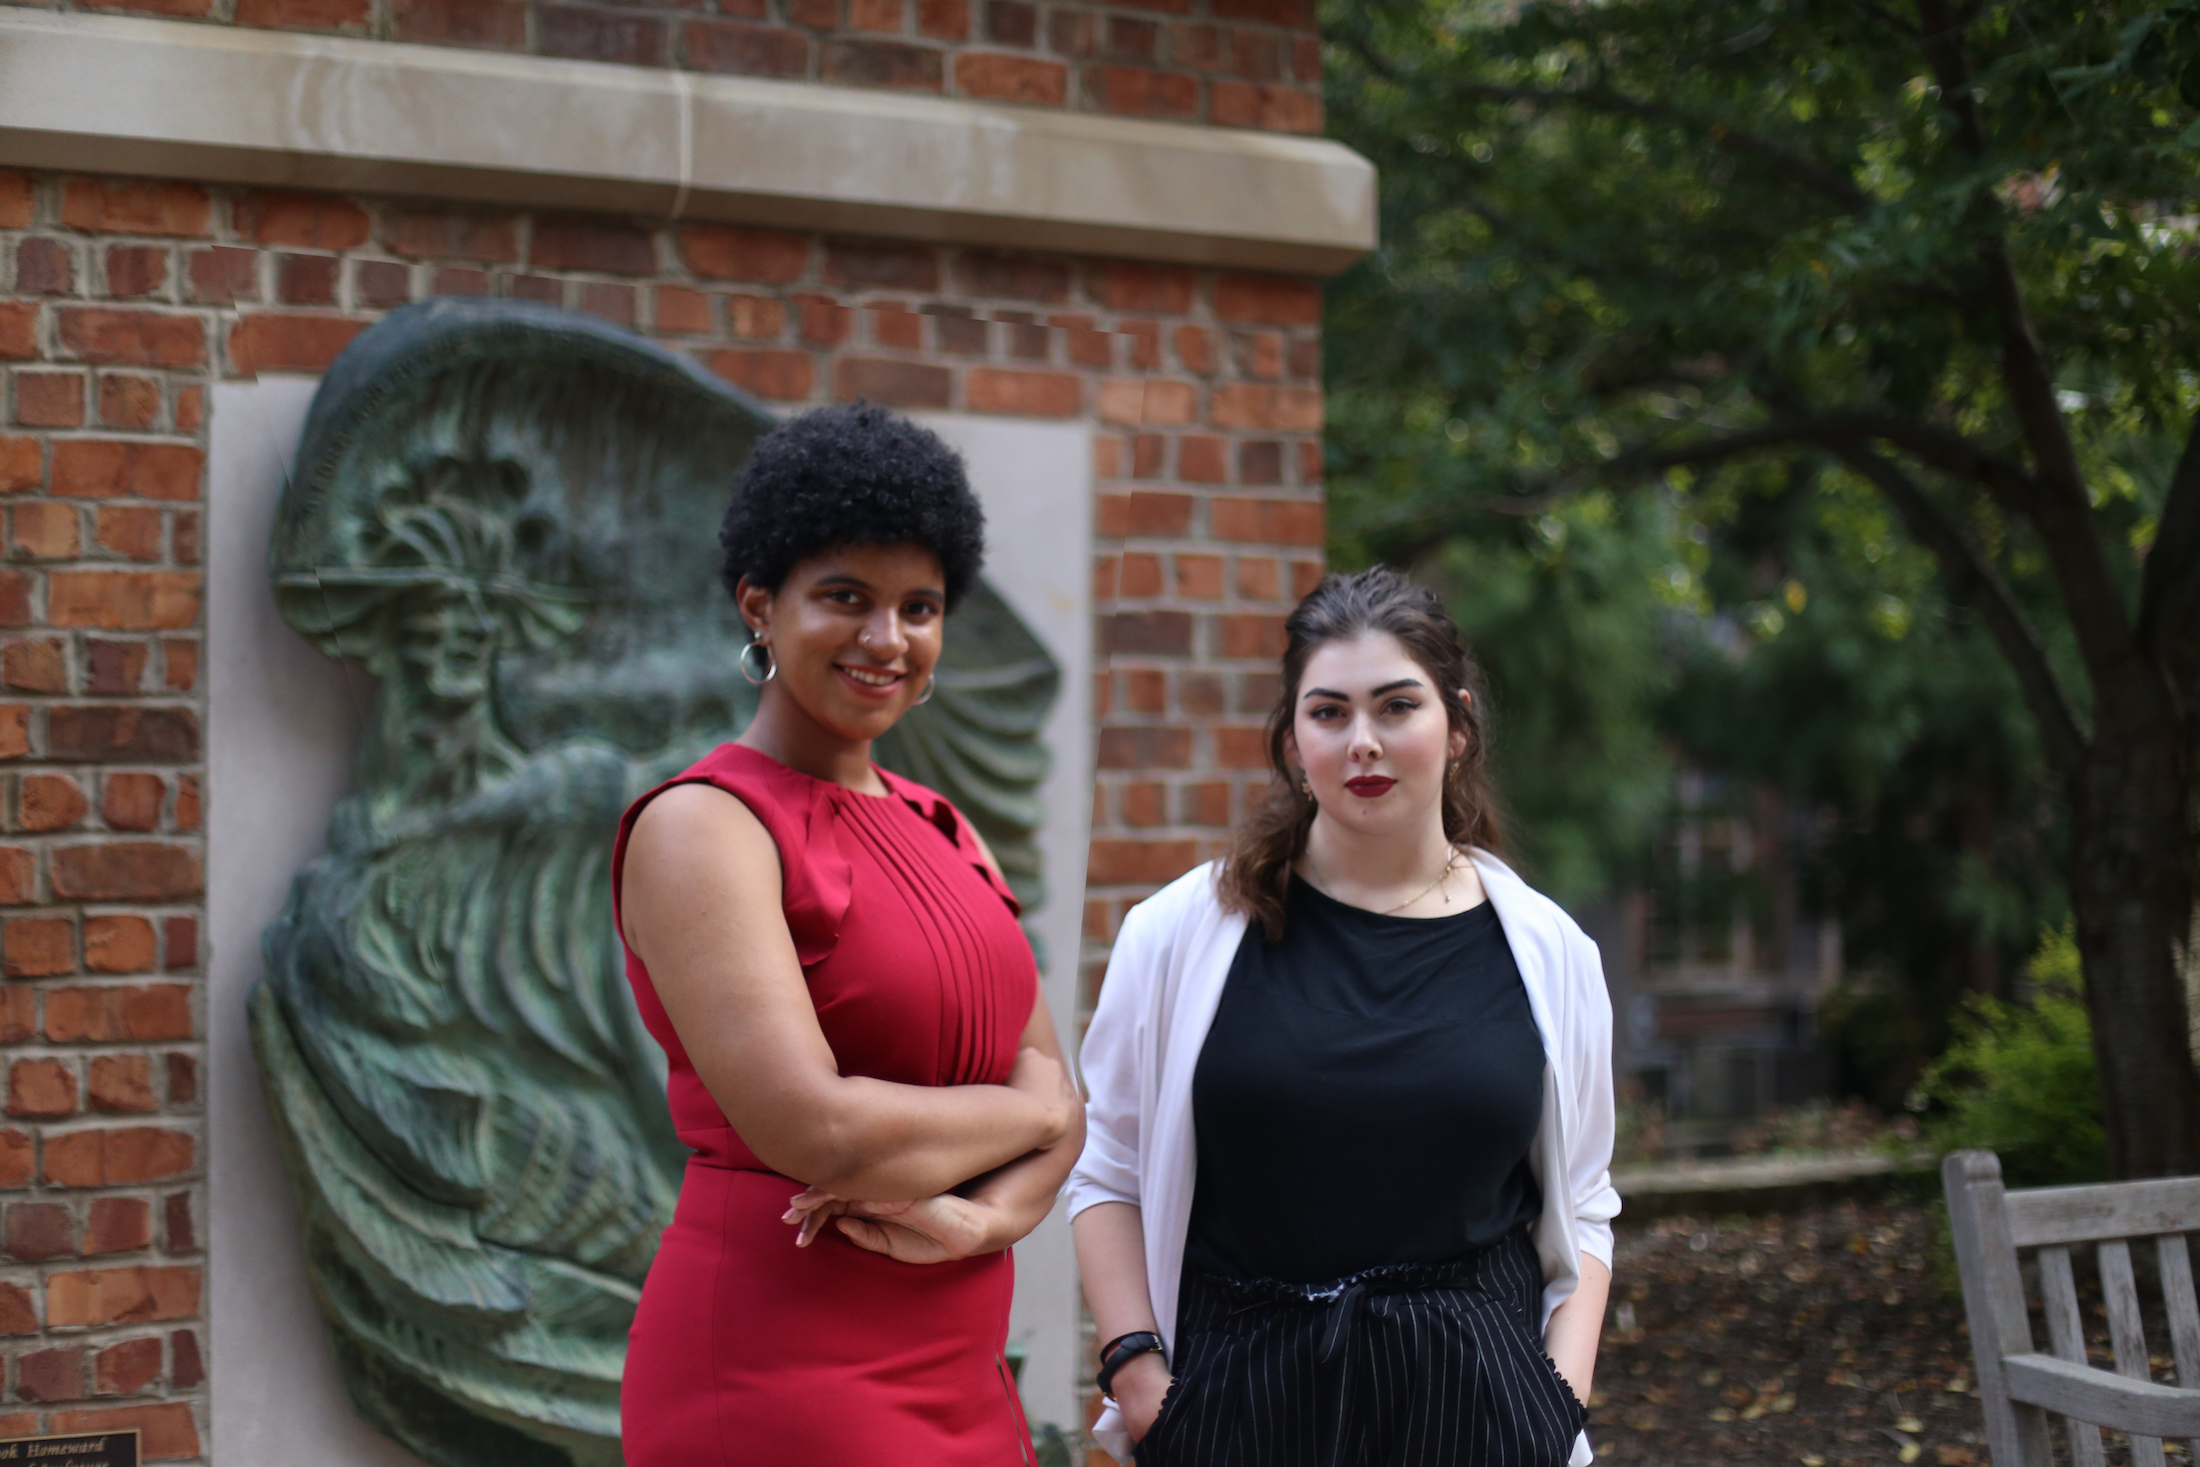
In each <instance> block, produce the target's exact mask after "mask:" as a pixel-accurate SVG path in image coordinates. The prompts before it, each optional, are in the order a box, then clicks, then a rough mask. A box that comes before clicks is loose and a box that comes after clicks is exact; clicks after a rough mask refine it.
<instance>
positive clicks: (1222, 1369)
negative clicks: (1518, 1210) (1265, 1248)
mask: <svg viewBox="0 0 2200 1467" xmlns="http://www.w3.org/2000/svg"><path fill="white" fill-rule="evenodd" d="M1542 1297H1543V1269H1542V1265H1541V1264H1540V1262H1539V1261H1538V1260H1537V1258H1536V1253H1535V1246H1534V1244H1533V1243H1532V1242H1530V1241H1529V1236H1528V1230H1527V1228H1526V1227H1525V1226H1523V1227H1520V1228H1518V1229H1516V1230H1514V1231H1513V1232H1511V1233H1509V1234H1507V1235H1506V1236H1505V1237H1504V1238H1503V1239H1502V1240H1500V1241H1499V1242H1497V1243H1495V1244H1493V1245H1491V1246H1490V1247H1489V1248H1486V1249H1484V1250H1483V1251H1482V1252H1480V1253H1477V1254H1474V1255H1472V1256H1471V1257H1468V1258H1463V1259H1457V1260H1453V1261H1449V1262H1445V1263H1437V1264H1404V1265H1397V1266H1392V1267H1385V1268H1377V1269H1370V1270H1368V1271H1367V1272H1365V1273H1358V1274H1353V1275H1352V1276H1350V1277H1349V1278H1344V1279H1339V1280H1338V1281H1337V1282H1335V1283H1333V1284H1326V1285H1319V1286H1309V1285H1303V1284H1281V1283H1277V1282H1275V1281H1273V1280H1269V1279H1259V1280H1250V1281H1249V1280H1244V1279H1226V1278H1220V1277H1217V1276H1215V1275H1212V1274H1207V1273H1202V1272H1199V1271H1198V1270H1195V1269H1190V1268H1187V1269H1186V1270H1185V1272H1184V1290H1183V1302H1182V1304H1181V1306H1180V1307H1179V1310H1178V1313H1177V1335H1176V1358H1175V1359H1174V1360H1173V1361H1172V1362H1171V1368H1172V1370H1173V1372H1174V1374H1175V1377H1176V1383H1175V1385H1173V1386H1172V1387H1171V1388H1170V1390H1169V1395H1168V1398H1167V1399H1166V1400H1165V1401H1163V1402H1162V1405H1161V1414H1160V1415H1159V1416H1157V1417H1155V1418H1154V1423H1153V1427H1152V1429H1151V1430H1149V1431H1148V1432H1147V1433H1146V1436H1145V1439H1144V1440H1143V1441H1141V1442H1140V1443H1139V1444H1138V1454H1137V1463H1138V1467H1564V1463H1565V1462H1566V1459H1567V1457H1568V1456H1569V1455H1570V1454H1571V1453H1572V1451H1573V1444H1574V1437H1575V1435H1576V1434H1577V1433H1578V1432H1579V1431H1580V1430H1581V1425H1582V1422H1583V1420H1584V1419H1585V1418H1586V1416H1587V1414H1588V1413H1587V1412H1586V1411H1585V1410H1584V1408H1583V1407H1582V1405H1581V1403H1580V1401H1579V1400H1577V1399H1576V1398H1575V1396H1574V1393H1573V1390H1572V1389H1571V1388H1570V1387H1569V1386H1568V1385H1567V1384H1566V1382H1565V1380H1564V1378H1562V1377H1561V1376H1560V1375H1559V1373H1558V1371H1557V1369H1556V1367H1554V1366H1553V1365H1552V1364H1551V1362H1550V1358H1549V1357H1548V1356H1546V1355H1545V1354H1544V1353H1543V1346H1542V1331H1541V1329H1540V1327H1539V1326H1540V1322H1541V1320H1542Z"/></svg>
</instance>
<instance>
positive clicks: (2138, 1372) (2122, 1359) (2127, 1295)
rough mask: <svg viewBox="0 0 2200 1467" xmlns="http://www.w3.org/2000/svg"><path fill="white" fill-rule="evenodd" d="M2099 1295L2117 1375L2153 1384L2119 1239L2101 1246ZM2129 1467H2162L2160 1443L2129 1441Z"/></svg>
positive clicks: (2126, 1250) (2133, 1283)
mask: <svg viewBox="0 0 2200 1467" xmlns="http://www.w3.org/2000/svg"><path fill="white" fill-rule="evenodd" d="M2099 1257H2100V1260H2101V1294H2102V1297H2103V1298H2105V1299H2106V1300H2107V1301H2108V1338H2109V1343H2111V1344H2112V1345H2114V1346H2115V1347H2116V1373H2117V1374H2118V1375H2121V1376H2124V1377H2126V1378H2128V1379H2131V1380H2148V1381H2150V1380H2152V1379H2154V1372H2153V1371H2152V1370H2151V1369H2149V1368H2148V1365H2147V1336H2146V1327H2145V1325H2144V1324H2142V1323H2141V1322H2140V1319H2139V1284H2138V1280H2136V1279H2135V1278H2133V1277H2132V1273H2131V1244H2129V1243H2127V1242H2125V1241H2124V1240H2123V1239H2122V1238H2117V1239H2115V1240H2113V1241H2111V1242H2107V1243H2103V1244H2102V1245H2101V1246H2100V1250H2099ZM2131 1467H2165V1459H2164V1458H2163V1456H2162V1443H2161V1441H2160V1440H2159V1439H2158V1438H2155V1437H2151V1436H2133V1437H2132V1439H2131Z"/></svg>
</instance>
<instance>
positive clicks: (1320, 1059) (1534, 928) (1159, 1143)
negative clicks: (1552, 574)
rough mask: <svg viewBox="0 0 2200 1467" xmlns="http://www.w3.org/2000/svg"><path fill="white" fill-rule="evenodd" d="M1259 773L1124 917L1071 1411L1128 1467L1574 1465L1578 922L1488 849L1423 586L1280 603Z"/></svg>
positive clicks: (1588, 1317) (1086, 1202) (1106, 998)
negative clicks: (1265, 791)
mask: <svg viewBox="0 0 2200 1467" xmlns="http://www.w3.org/2000/svg"><path fill="white" fill-rule="evenodd" d="M1285 629H1286V632H1287V634H1288V641H1287V647H1286V650H1285V653H1284V658H1283V676H1282V689H1281V693H1280V695H1279V697H1278V699H1277V703H1276V707H1275V710H1274V712H1273V714H1272V715H1271V717H1270V720H1269V739H1268V747H1269V759H1270V764H1271V766H1272V772H1273V774H1274V783H1273V784H1272V786H1271V788H1270V791H1269V795H1268V798H1267V800H1266V802H1265V803H1264V804H1263V805H1262V806H1261V807H1260V808H1259V809H1258V810H1257V811H1255V812H1253V813H1252V814H1251V815H1250V816H1248V818H1247V819H1246V820H1245V821H1244V823H1243V825H1242V826H1241V827H1240V828H1239V830H1238V831H1237V833H1236V836H1235V838H1234V839H1233V841H1232V843H1231V848H1230V852H1229V855H1228V856H1227V857H1226V858H1225V859H1224V860H1223V861H1222V862H1220V863H1219V864H1210V865H1207V866H1202V867H1200V868H1199V869H1197V870H1195V871H1193V872H1191V873H1190V874H1188V875H1186V876H1184V877H1182V878H1180V879H1179V880H1178V881H1176V882H1175V883H1173V884H1172V885H1170V886H1169V887H1167V888H1165V889H1164V890H1162V891H1161V892H1159V893H1157V894H1156V895H1155V896H1153V897H1152V898H1150V899H1148V900H1147V901H1145V902H1143V903H1141V904H1140V905H1139V906H1138V907H1136V908H1134V909H1133V910H1132V911H1131V913H1130V915H1129V916H1128V917H1127V918H1126V919H1125V920H1124V924H1123V929H1122V932H1121V933H1120V934H1119V935H1118V937H1117V939H1116V945H1115V951H1114V954H1113V956H1112V958H1111V959H1110V961H1109V964H1108V972H1107V978H1106V981H1105V982H1104V984H1103V985H1102V988H1101V997H1100V1001H1099V1006H1098V1009H1097V1011H1096V1012H1095V1013H1094V1015H1093V1021H1092V1027H1091V1029H1090V1031H1089V1033H1088V1035H1087V1037H1086V1040H1085V1046H1084V1053H1083V1059H1084V1071H1085V1078H1086V1083H1087V1086H1088V1088H1089V1090H1090V1094H1091V1099H1090V1102H1089V1104H1088V1105H1087V1108H1086V1133H1087V1139H1086V1144H1085V1149H1084V1152H1083V1155H1082V1156H1081V1158H1080V1159H1079V1161H1078V1163H1077V1167H1076V1169H1075V1171H1074V1172H1073V1173H1072V1175H1071V1178H1070V1184H1069V1194H1070V1214H1071V1217H1072V1219H1073V1220H1074V1221H1073V1226H1074V1229H1075V1232H1076V1238H1077V1256H1078V1263H1079V1266H1080V1268H1081V1270H1082V1272H1083V1275H1084V1283H1085V1295H1086V1299H1087V1301H1088V1302H1089V1303H1090V1305H1091V1308H1092V1314H1093V1319H1094V1322H1095V1323H1096V1325H1097V1326H1098V1331H1099V1334H1100V1337H1101V1339H1102V1340H1104V1341H1105V1342H1106V1343H1105V1344H1103V1345H1102V1347H1101V1368H1100V1379H1099V1384H1100V1389H1101V1392H1102V1394H1103V1395H1105V1396H1106V1397H1107V1398H1108V1409H1107V1410H1106V1412H1105V1413H1104V1414H1103V1415H1102V1416H1101V1418H1100V1421H1099V1423H1098V1425H1097V1427H1096V1428H1095V1434H1096V1435H1097V1436H1098V1437H1099V1439H1100V1441H1101V1443H1102V1444H1103V1445H1105V1446H1106V1447H1108V1448H1109V1450H1110V1451H1112V1452H1114V1453H1115V1454H1116V1455H1117V1456H1118V1457H1121V1458H1128V1457H1130V1456H1132V1455H1133V1450H1134V1446H1135V1455H1136V1458H1137V1461H1138V1462H1139V1463H1140V1464H1141V1467H1437V1464H1444V1467H1454V1464H1475V1467H1559V1464H1561V1463H1570V1464H1573V1467H1581V1464H1585V1463H1587V1462H1589V1461H1590V1452H1589V1446H1588V1440H1587V1438H1586V1436H1584V1435H1583V1434H1582V1430H1581V1428H1582V1425H1583V1422H1584V1420H1585V1417H1586V1414H1587V1413H1586V1411H1585V1409H1584V1407H1583V1406H1582V1405H1581V1402H1582V1401H1583V1400H1585V1399H1587V1397H1588V1395H1589V1388H1590V1376H1591V1372H1592V1370H1593V1369H1594V1366H1595V1361H1596V1347H1597V1337H1598V1333H1599V1330H1600V1328H1601V1325H1602V1321H1603V1315H1604V1301H1605V1296H1606V1292H1607V1290H1608V1288H1609V1285H1610V1280H1611V1257H1612V1232H1611V1219H1612V1217H1613V1216H1614V1215H1615V1214H1616V1213H1617V1212H1618V1210H1619V1198H1618V1195H1617V1194H1616V1193H1615V1192H1614V1191H1613V1190H1612V1185H1611V1178H1610V1172H1609V1168H1610V1164H1611V1153H1612V1127H1613V1111H1612V1074H1611V1005H1610V1003H1609V1001H1608V999H1607V998H1606V995H1605V990H1604V980H1603V973H1602V969H1601V967H1600V966H1599V963H1598V959H1597V951H1596V946H1595V944H1593V943H1592V942H1590V941H1589V939H1588V938H1587V937H1586V936H1584V935H1583V934H1582V932H1581V929H1580V928H1579V927H1577V926H1576V925H1575V924H1574V923H1573V921H1572V920H1571V919H1570V918H1569V917H1567V916H1566V914H1565V913H1564V912H1562V911H1561V910H1559V908H1558V907H1557V905H1556V904H1554V903H1553V902H1551V901H1550V900H1549V899H1548V898H1546V897H1544V896H1542V895H1540V894H1538V893H1537V892H1535V891H1533V890H1531V889H1530V888H1529V887H1528V886H1527V884H1526V883H1525V882H1523V881H1522V880H1521V879H1520V878H1519V877H1518V876H1517V875H1515V874H1514V873H1513V871H1512V869H1511V868H1510V867H1508V866H1507V865H1505V863H1504V862H1503V861H1502V860H1501V859H1500V858H1499V854H1498V853H1499V851H1500V850H1501V849H1502V845H1503V841H1502V837H1501V835H1500V832H1499V823H1498V820H1497V816H1496V812H1495V808H1494V799H1493V796H1492V793H1491V790H1490V785H1489V779H1488V774H1487V759H1488V740H1487V737H1486V729H1485V722H1484V713H1483V700H1482V699H1481V698H1480V697H1479V696H1478V694H1477V692H1476V682H1477V677H1476V672H1475V668H1474V665H1473V662H1472V661H1471V659H1470V658H1469V656H1468V654H1467V650H1466V648H1465V646H1464V645H1463V643H1462V642H1461V640H1460V637H1459V632H1458V629H1457V628H1456V627H1455V626H1454V625H1453V624H1452V622H1451V619H1450V618H1449V617H1448V616H1446V615H1445V614H1444V611H1443V608H1442V605H1441V603H1440V602H1439V601H1438V600H1437V599H1436V597H1435V596H1434V595H1433V594H1431V593H1430V592H1428V591H1426V590H1423V589H1421V588H1420V587H1417V586H1415V585H1413V584H1412V583H1411V582H1409V581H1408V580H1407V579H1406V578H1405V577H1403V576H1401V575H1400V574H1398V573H1397V572H1396V571H1393V570H1389V569H1387V568H1381V567H1378V568H1376V569H1374V570H1370V571H1365V572H1362V573H1360V574H1358V575H1354V576H1331V577H1329V578H1328V579H1326V580H1324V581H1323V582H1322V583H1321V584H1320V585H1319V586H1317V587H1316V588H1315V589H1314V591H1313V593H1312V594H1310V595H1309V596H1308V597H1307V598H1306V599H1305V600H1304V601H1302V602H1300V603H1299V605H1298V607H1297V609H1296V610H1294V611H1293V612H1292V613H1291V615H1290V617H1289V619H1288V620H1287V621H1286V622H1285Z"/></svg>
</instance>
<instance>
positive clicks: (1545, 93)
mask: <svg viewBox="0 0 2200 1467" xmlns="http://www.w3.org/2000/svg"><path fill="white" fill-rule="evenodd" d="M1331 39H1332V40H1334V41H1336V42H1337V43H1338V44H1339V45H1341V46H1343V47H1344V48H1345V49H1346V50H1347V51H1350V52H1351V53H1352V54H1353V55H1354V56H1357V57H1358V58H1359V59H1360V62H1361V64H1362V65H1364V66H1365V67H1367V69H1368V70H1369V71H1372V72H1374V73H1375V74H1376V75H1377V76H1379V77H1381V78H1382V79H1383V80H1384V81H1387V82H1392V83H1398V84H1403V83H1404V82H1406V81H1407V80H1409V78H1408V76H1407V74H1406V73H1405V71H1404V70H1403V69H1401V68H1400V67H1399V66H1398V65H1397V63H1396V62H1394V61H1392V60H1391V59H1390V58H1389V57H1387V56H1385V55H1384V54H1383V53H1382V52H1380V51H1378V50H1376V49H1375V46H1374V43H1373V42H1371V41H1369V40H1368V38H1367V37H1366V36H1365V35H1364V34H1362V33H1360V32H1358V31H1356V30H1343V29H1339V30H1337V31H1335V32H1333V33H1332V34H1331ZM1445 95H1446V96H1447V98H1460V97H1467V98H1476V99H1479V100H1481V101H1485V102H1524V103H1527V104H1528V105H1529V106H1532V107H1560V106H1578V107H1585V108H1587V109H1588V110H1590V111H1592V112H1606V113H1611V114H1613V115H1615V116H1619V117H1634V118H1639V119H1641V120H1642V121H1645V122H1669V123H1676V124H1679V125H1680V126H1682V127H1685V128H1689V129H1692V130H1696V131H1700V132H1701V133H1703V135H1704V136H1706V137H1707V138H1709V139H1710V142H1711V145H1712V146H1713V147H1715V148H1717V149H1719V150H1720V151H1721V152H1725V153H1732V154H1734V155H1736V156H1737V157H1742V158H1748V159H1751V160H1753V161H1755V162H1759V163H1764V164H1769V165H1770V166H1771V169H1772V171H1773V172H1774V173H1776V174H1777V175H1778V176H1779V177H1781V178H1783V179H1787V180H1789V181H1792V182H1795V183H1800V184H1802V185H1803V186H1804V187H1806V188H1809V189H1812V190H1813V191H1815V192H1817V193H1820V194H1823V195H1824V196H1825V197H1827V198H1828V199H1831V200H1832V201H1833V202H1834V203H1836V204H1838V205H1839V206H1840V207H1841V208H1842V210H1843V211H1844V212H1847V213H1851V214H1857V213H1862V212H1863V211H1864V210H1866V209H1868V208H1870V207H1871V202H1872V200H1871V195H1870V194H1867V193H1865V192H1864V190H1862V189H1860V188H1858V187H1857V186H1856V184H1855V183H1854V182H1853V181H1852V180H1850V179H1849V178H1846V177H1844V176H1843V175H1842V174H1840V173H1837V172H1835V171H1834V170H1833V169H1830V168H1826V167H1824V166H1822V165H1820V164H1817V163H1814V162H1812V161H1811V160H1810V159H1808V158H1805V157H1803V156H1802V155H1800V154H1798V153H1792V152H1790V151H1788V150H1787V149H1786V148H1783V147H1780V146H1779V145H1778V144H1776V143H1773V142H1769V141H1767V140H1766V139H1764V138H1760V137H1758V136H1757V135H1756V134H1754V133H1747V132H1743V131H1742V130H1741V129H1739V128H1734V127H1728V126H1727V125H1726V124H1724V123H1718V122H1714V123H1709V124H1699V123H1696V122H1695V121H1693V120H1692V119H1690V118H1687V117H1684V116H1682V115H1681V114H1680V113H1679V112H1677V111H1675V110H1674V109H1672V108H1670V107H1666V106H1661V105H1660V104H1658V103H1655V102H1643V101H1638V100H1636V99H1635V98H1633V97H1628V96H1623V95H1621V94H1620V93H1618V92H1615V91H1613V90H1611V89H1610V88H1609V87H1579V88H1572V89H1567V88H1556V89H1553V88H1544V87H1500V86H1493V85H1487V84H1480V85H1467V86H1449V87H1446V89H1445Z"/></svg>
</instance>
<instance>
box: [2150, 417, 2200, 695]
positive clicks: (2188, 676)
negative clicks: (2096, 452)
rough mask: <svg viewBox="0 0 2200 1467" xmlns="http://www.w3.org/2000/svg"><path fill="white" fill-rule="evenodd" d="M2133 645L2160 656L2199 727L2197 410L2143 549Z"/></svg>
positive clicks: (2199, 432) (2199, 423)
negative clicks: (2150, 542) (2151, 540)
mask: <svg viewBox="0 0 2200 1467" xmlns="http://www.w3.org/2000/svg"><path fill="white" fill-rule="evenodd" d="M2139 645H2140V646H2141V647H2143V648H2146V649H2148V650H2150V651H2151V652H2152V653H2153V654H2154V656H2155V657H2156V658H2158V659H2160V661H2161V663H2162V665H2163V667H2164V668H2165V669H2166V670H2167V672H2168V674H2169V677H2170V682H2171V685H2172V686H2173V687H2175V688H2176V689H2177V693H2178V698H2179V701H2180V703H2181V704H2182V705H2183V708H2184V712H2185V717H2186V719H2187V720H2188V721H2190V722H2192V723H2193V724H2194V725H2195V727H2196V728H2200V415H2195V417H2194V419H2193V426H2192V430H2191V432H2189V433H2188V434H2187V435H2186V437H2185V449H2184V452H2183V453H2181V454H2179V455H2178V457H2177V469H2176V472H2174V473H2172V474H2171V475H2170V481H2169V497H2168V498H2167V499H2166V500H2165V501H2164V502H2163V505H2162V517H2161V518H2160V519H2159V520H2157V521H2156V522H2155V527H2154V544H2153V546H2152V547H2151V548H2150V549H2148V551H2147V561H2146V569H2145V571H2144V572H2143V573H2142V576H2141V579H2140V586H2139Z"/></svg>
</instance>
